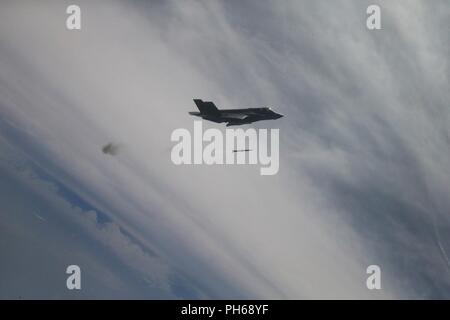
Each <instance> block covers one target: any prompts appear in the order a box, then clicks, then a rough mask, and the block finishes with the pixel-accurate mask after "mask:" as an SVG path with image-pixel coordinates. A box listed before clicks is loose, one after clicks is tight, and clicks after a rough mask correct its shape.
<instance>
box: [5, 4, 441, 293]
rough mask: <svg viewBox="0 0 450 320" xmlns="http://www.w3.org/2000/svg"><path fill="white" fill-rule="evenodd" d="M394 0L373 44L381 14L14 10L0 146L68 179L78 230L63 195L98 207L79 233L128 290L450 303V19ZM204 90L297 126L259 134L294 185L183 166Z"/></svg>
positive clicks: (8, 10)
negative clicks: (107, 256) (176, 140)
mask: <svg viewBox="0 0 450 320" xmlns="http://www.w3.org/2000/svg"><path fill="white" fill-rule="evenodd" d="M378 3H379V4H380V6H381V7H382V19H383V20H382V26H383V28H382V30H377V31H369V30H367V29H366V27H365V19H366V14H365V10H366V8H367V6H368V5H369V4H372V3H371V2H370V1H345V0H342V1H333V2H331V1H283V2H273V1H243V2H239V3H234V2H227V1H204V2H201V1H199V2H189V3H188V2H180V1H165V2H159V1H155V2H150V3H148V2H139V1H136V2H127V4H125V3H122V2H110V3H109V4H108V6H106V5H105V4H102V3H100V2H96V3H93V2H92V1H91V2H80V7H81V8H82V19H83V20H82V30H81V31H68V30H66V29H65V24H64V21H65V17H66V15H65V4H63V3H60V4H57V3H53V2H48V3H47V5H45V6H36V5H35V4H33V2H28V3H27V2H20V3H16V2H6V3H3V4H2V5H1V6H2V8H1V10H0V39H1V40H0V52H1V55H0V68H1V70H2V73H1V75H0V97H1V98H0V108H1V109H0V110H1V114H0V115H1V117H2V118H1V119H2V120H1V122H0V123H1V126H2V128H3V130H2V135H3V136H4V137H5V139H7V140H8V141H9V142H8V143H9V144H13V145H15V147H14V148H17V149H18V150H19V149H20V150H22V151H20V152H19V151H17V152H19V153H20V154H22V153H21V152H23V157H25V158H27V159H31V160H28V161H31V163H32V164H33V165H34V166H37V167H38V168H39V169H40V170H42V171H43V172H45V174H46V175H48V176H49V177H50V178H51V181H53V184H54V185H56V191H55V190H54V191H51V190H49V191H48V193H49V194H52V196H51V197H57V198H59V200H58V201H59V202H58V201H56V200H55V201H56V202H58V203H59V204H56V203H55V204H54V205H53V206H54V207H55V208H56V207H57V206H61V208H60V207H58V208H59V209H58V210H57V211H60V212H65V213H66V214H65V215H63V214H61V216H63V217H65V218H64V223H66V224H69V225H70V223H76V222H74V220H72V219H74V218H71V217H74V216H77V214H75V213H74V212H72V211H73V210H75V209H74V208H71V207H70V206H71V204H70V203H71V201H70V199H68V194H66V193H64V192H58V190H60V188H65V189H67V190H70V192H71V193H73V194H76V195H77V197H79V198H80V199H83V201H84V202H86V203H89V205H90V206H91V207H92V208H89V209H88V210H84V211H89V210H94V211H95V212H96V213H95V214H92V217H91V218H88V217H86V216H89V214H87V213H86V212H84V213H83V210H80V212H79V214H78V216H79V217H78V218H77V219H75V220H76V221H78V220H80V222H78V225H79V226H80V228H81V230H83V232H85V233H86V234H88V235H89V237H90V239H92V241H93V242H94V243H99V244H102V245H104V246H106V247H107V248H108V249H107V250H110V251H111V252H112V253H111V255H114V256H115V257H117V259H118V260H119V261H122V263H123V264H124V265H125V268H127V270H128V271H127V273H126V274H122V278H121V281H123V282H125V283H128V286H129V287H130V288H129V290H133V286H134V283H135V282H132V281H131V280H130V281H128V279H129V278H130V277H131V275H133V276H134V277H136V278H138V279H147V280H148V281H149V282H150V283H151V284H152V286H151V289H148V288H147V290H150V291H151V292H153V293H154V295H158V293H161V296H171V297H181V298H184V297H200V298H207V297H211V298H411V297H413V298H424V297H425V298H426V297H441V298H442V297H449V295H450V281H449V280H450V278H449V272H448V267H449V265H448V259H447V257H446V255H447V250H448V249H447V248H450V239H449V238H448V234H449V233H448V231H449V226H450V221H449V212H450V210H449V209H450V203H449V200H448V194H449V191H450V178H448V177H450V174H449V168H450V163H449V162H450V160H449V159H450V152H449V141H450V131H449V125H448V123H449V115H450V109H449V105H448V102H449V100H450V99H449V98H450V97H449V93H448V87H449V84H450V83H449V82H450V81H449V71H450V69H449V63H448V57H449V40H448V32H447V31H446V30H448V21H449V20H448V18H449V15H450V6H449V5H448V3H447V1H439V0H436V1H433V2H425V1H405V0H404V1H396V2H395V3H393V2H392V1H378ZM197 97H200V98H204V99H205V100H213V101H214V102H215V103H216V104H217V105H218V106H220V107H224V108H231V107H237V106H248V107H252V106H254V107H257V106H273V107H276V110H277V111H279V112H281V113H283V114H285V117H284V118H283V119H280V120H278V121H276V122H261V123H258V124H255V127H258V128H266V127H268V128H270V127H274V128H280V172H279V173H278V175H276V176H273V177H269V176H260V175H259V170H258V168H257V167H256V166H253V167H252V166H250V167H248V166H174V165H173V164H172V163H171V161H170V151H171V147H172V144H171V142H170V134H171V132H172V131H173V130H174V129H176V128H181V127H184V128H188V129H192V126H193V122H192V120H193V119H192V118H190V117H189V115H187V112H188V111H191V110H194V105H193V103H192V98H197ZM204 126H205V127H218V128H221V129H222V130H223V128H222V127H221V126H218V125H215V124H210V123H204ZM110 141H115V142H117V143H118V144H120V145H121V152H120V153H118V154H117V155H116V156H115V157H108V156H107V155H105V154H103V153H102V150H101V149H102V146H104V145H105V144H107V143H108V142H110ZM11 152H12V151H11ZM11 170H12V169H11ZM17 174H19V173H17ZM50 178H49V179H50ZM21 181H22V182H21V185H22V184H23V185H28V184H31V185H32V184H33V182H32V180H29V181H28V180H27V179H22V180H21ZM30 194H31V193H30ZM49 197H50V195H49ZM69 198H70V197H69ZM72 202H73V201H72ZM49 205H50V204H49ZM72 206H76V204H73V203H72ZM9 210H13V209H9ZM26 211H27V210H26ZM28 211H29V210H28ZM5 212H6V211H5ZM8 212H9V211H8ZM97 212H101V213H102V214H104V215H105V216H107V218H108V221H109V224H107V226H108V227H105V228H103V229H102V228H100V226H99V221H98V219H99V218H98V217H97V216H96V215H97V214H98V213H97ZM43 218H45V217H43ZM9 219H13V218H11V217H10V218H9ZM30 219H31V217H30ZM6 221H10V222H9V223H10V225H11V224H12V221H13V220H6ZM14 223H17V222H14ZM4 224H5V225H6V226H8V222H5V223H4ZM5 228H6V227H5ZM55 228H56V227H55ZM49 234H51V233H49ZM446 235H447V236H446ZM48 241H49V242H50V241H51V239H50V237H49V240H48ZM11 242H12V243H11V246H14V241H11ZM41 246H42V248H45V247H46V246H47V244H46V243H45V242H44V241H43V243H42V245H41ZM61 246H64V242H62V245H61ZM77 250H78V251H79V252H83V250H84V249H83V247H79V248H78V249H77ZM96 252H97V254H99V252H102V250H101V249H98V250H96V251H95V252H93V253H92V255H93V256H95V255H96ZM108 252H109V251H108ZM149 252H151V254H149ZM449 253H450V252H449ZM55 254H56V253H55ZM5 255H6V253H5ZM99 263H100V262H99ZM370 264H377V265H380V266H381V268H382V272H383V284H382V285H383V289H382V290H381V291H377V292H373V291H369V290H367V288H366V284H365V280H366V277H367V275H366V267H367V266H368V265H370ZM105 265H107V264H102V266H103V268H106V267H105ZM88 269H89V270H91V269H90V267H88ZM102 270H103V269H102ZM97 272H98V273H101V272H102V271H100V270H98V271H97ZM105 272H106V271H105ZM109 272H113V271H112V270H109ZM3 273H6V271H5V272H3ZM2 276H3V277H4V276H7V275H4V274H3V275H2ZM119 278H120V276H119ZM105 281H106V280H105ZM106 282H107V281H106ZM130 283H131V284H130ZM30 285H31V286H32V285H33V284H30ZM136 286H137V285H136ZM103 290H105V291H104V294H105V295H106V293H107V292H109V291H108V290H110V289H103ZM117 290H119V289H117ZM2 291H3V292H2V294H3V295H4V296H7V293H5V291H6V290H5V289H3V290H2ZM19 291H20V290H19ZM142 292H145V289H142V288H141V287H140V288H139V290H138V289H137V287H136V290H135V291H134V295H135V296H141V297H145V295H144V294H143V293H142ZM97 294H99V295H101V292H100V293H97ZM92 295H93V294H92Z"/></svg>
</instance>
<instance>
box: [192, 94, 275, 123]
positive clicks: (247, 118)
mask: <svg viewBox="0 0 450 320" xmlns="http://www.w3.org/2000/svg"><path fill="white" fill-rule="evenodd" d="M194 102H195V104H196V105H197V108H198V110H200V112H196V111H193V112H189V114H190V115H192V116H197V117H200V118H203V119H205V120H209V121H213V122H217V123H222V122H226V123H227V127H229V126H239V125H242V124H248V123H252V122H255V121H260V120H275V119H279V118H281V117H282V116H283V115H282V114H279V113H276V112H275V111H273V110H272V109H271V108H247V109H223V110H219V109H218V108H217V107H216V105H215V104H214V103H213V102H211V101H203V100H201V99H194Z"/></svg>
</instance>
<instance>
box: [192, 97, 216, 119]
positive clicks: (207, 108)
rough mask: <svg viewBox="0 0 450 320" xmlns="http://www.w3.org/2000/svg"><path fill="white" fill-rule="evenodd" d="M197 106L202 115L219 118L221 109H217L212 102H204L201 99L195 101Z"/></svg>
mask: <svg viewBox="0 0 450 320" xmlns="http://www.w3.org/2000/svg"><path fill="white" fill-rule="evenodd" d="M194 102H195V104H196V105H197V108H198V110H200V112H201V113H202V114H206V115H214V116H217V115H219V114H220V112H219V109H217V107H216V105H215V104H214V103H213V102H211V101H203V100H201V99H194Z"/></svg>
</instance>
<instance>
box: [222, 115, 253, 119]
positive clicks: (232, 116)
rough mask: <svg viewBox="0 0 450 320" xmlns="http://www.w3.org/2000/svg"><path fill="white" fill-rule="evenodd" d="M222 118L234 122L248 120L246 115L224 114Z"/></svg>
mask: <svg viewBox="0 0 450 320" xmlns="http://www.w3.org/2000/svg"><path fill="white" fill-rule="evenodd" d="M223 116H224V117H227V118H231V119H236V120H245V119H247V118H248V115H247V114H245V113H226V114H224V115H223Z"/></svg>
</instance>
